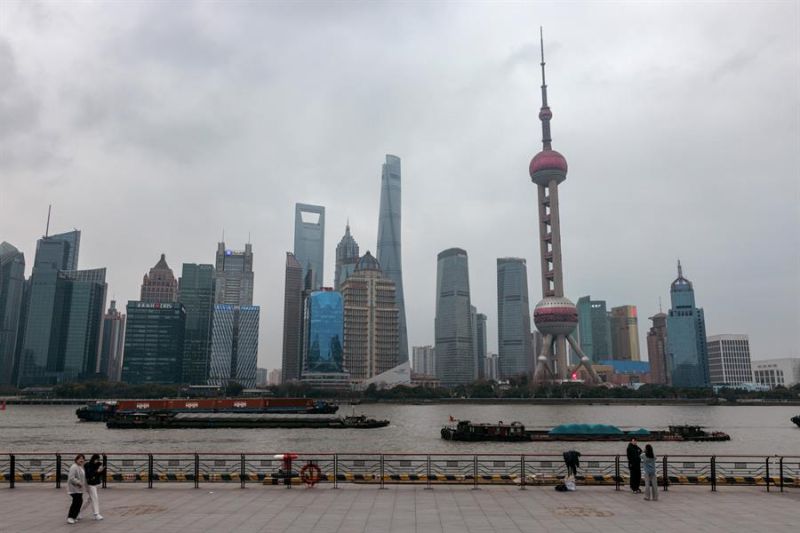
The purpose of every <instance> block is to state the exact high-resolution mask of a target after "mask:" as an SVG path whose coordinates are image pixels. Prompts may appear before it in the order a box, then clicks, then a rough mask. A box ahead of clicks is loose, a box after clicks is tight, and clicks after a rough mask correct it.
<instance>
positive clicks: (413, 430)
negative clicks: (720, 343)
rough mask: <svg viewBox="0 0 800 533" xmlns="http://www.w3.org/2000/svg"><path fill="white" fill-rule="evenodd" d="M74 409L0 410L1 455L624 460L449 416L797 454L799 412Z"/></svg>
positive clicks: (685, 449)
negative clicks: (721, 435)
mask: <svg viewBox="0 0 800 533" xmlns="http://www.w3.org/2000/svg"><path fill="white" fill-rule="evenodd" d="M76 408H77V406H67V405H57V406H54V405H41V406H34V405H9V406H8V407H7V408H6V410H5V411H0V453H3V452H6V453H7V452H17V453H22V452H32V451H42V452H55V451H61V452H64V453H71V452H76V451H80V452H98V453H101V452H106V453H114V452H150V453H156V452H177V451H184V452H195V451H197V452H235V453H240V452H251V453H253V452H276V453H277V452H284V451H296V452H337V453H345V452H350V453H352V452H378V453H380V452H383V453H392V452H394V453H402V452H409V453H426V452H429V453H448V452H453V453H520V452H527V453H559V452H561V451H564V450H566V449H568V448H574V449H577V450H579V451H580V452H582V453H584V454H592V453H594V454H623V455H624V453H625V443H623V442H543V443H542V442H539V443H537V442H530V443H489V442H482V443H466V442H451V441H445V440H442V438H441V437H440V430H441V427H442V426H443V425H445V424H447V423H448V420H449V417H450V416H452V417H454V418H457V419H464V420H472V421H474V422H497V421H499V420H502V421H504V422H512V421H519V422H522V423H524V424H525V425H526V426H527V427H528V428H529V429H533V428H550V427H552V426H555V425H558V424H564V423H604V424H614V425H617V426H620V427H625V428H639V427H644V428H648V429H658V428H665V427H666V426H668V425H672V424H693V425H700V426H704V427H706V428H708V429H709V430H719V431H725V432H726V433H728V434H730V436H731V440H730V441H727V442H707V443H704V442H655V443H653V444H654V446H655V447H656V451H657V453H659V454H662V455H663V454H703V455H705V454H743V455H764V456H766V455H773V454H777V455H800V428H798V427H797V426H795V425H794V424H793V423H792V422H791V421H790V420H789V419H790V418H791V417H792V416H795V415H798V414H800V407H798V406H708V405H668V406H667V405H665V406H656V405H519V404H515V405H508V404H489V405H487V404H479V405H478V404H458V405H453V404H422V405H408V404H403V405H400V404H365V405H357V406H349V405H346V404H345V405H342V406H341V407H340V409H339V413H338V414H340V415H345V414H352V413H353V412H355V413H356V414H365V415H367V416H370V417H374V418H386V419H389V420H390V421H391V424H390V425H389V426H388V427H385V428H379V429H141V430H139V429H108V428H106V426H105V424H104V423H99V422H80V421H78V419H77V417H76V416H75V409H76Z"/></svg>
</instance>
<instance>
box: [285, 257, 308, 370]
mask: <svg viewBox="0 0 800 533" xmlns="http://www.w3.org/2000/svg"><path fill="white" fill-rule="evenodd" d="M283 290H284V293H283V357H282V363H281V364H282V369H281V370H282V376H281V379H282V380H283V381H284V383H285V382H288V381H293V380H298V379H300V374H301V372H302V370H303V349H302V346H303V328H302V323H303V267H302V266H301V265H300V262H299V261H297V258H296V257H295V256H294V254H293V253H291V252H286V275H285V281H284V289H283Z"/></svg>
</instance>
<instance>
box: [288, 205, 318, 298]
mask: <svg viewBox="0 0 800 533" xmlns="http://www.w3.org/2000/svg"><path fill="white" fill-rule="evenodd" d="M294 255H295V258H296V259H297V261H298V262H299V263H300V266H302V267H303V279H305V276H306V273H307V272H308V271H309V270H311V272H312V274H311V288H312V290H315V291H316V290H319V289H320V288H321V287H322V284H323V283H324V279H325V277H324V275H325V269H324V265H325V208H324V207H322V206H321V205H310V204H295V207H294Z"/></svg>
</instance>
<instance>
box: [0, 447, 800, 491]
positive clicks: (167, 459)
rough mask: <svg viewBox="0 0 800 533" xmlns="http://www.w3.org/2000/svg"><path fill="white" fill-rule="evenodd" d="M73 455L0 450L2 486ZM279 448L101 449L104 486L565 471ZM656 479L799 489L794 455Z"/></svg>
mask: <svg viewBox="0 0 800 533" xmlns="http://www.w3.org/2000/svg"><path fill="white" fill-rule="evenodd" d="M75 455H76V454H70V453H63V452H60V453H24V452H23V453H9V452H6V453H3V454H0V483H8V485H9V487H10V488H14V487H15V486H16V484H18V483H52V484H54V485H55V487H60V486H61V483H62V482H65V481H66V479H67V473H68V471H69V467H70V465H71V464H72V460H73V458H74V456H75ZM279 455H282V454H281V453H267V452H253V453H249V452H248V453H225V452H219V453H205V452H203V453H199V452H162V453H129V452H120V453H110V452H109V453H104V454H102V459H103V464H104V465H105V466H106V469H105V474H104V476H103V480H102V484H103V487H106V486H107V485H108V483H147V486H148V487H150V488H152V487H154V486H155V485H157V484H160V483H193V484H194V486H195V487H196V488H197V487H199V486H200V484H201V483H239V484H240V486H241V487H242V488H244V487H245V486H246V485H247V484H248V483H249V484H253V483H261V484H266V485H285V486H286V487H287V488H291V486H292V484H298V483H302V482H303V481H304V480H303V479H302V478H301V470H303V467H304V466H306V465H312V464H313V465H316V467H317V468H318V469H319V476H318V478H316V479H315V480H314V481H316V482H319V483H328V484H331V485H332V486H333V488H337V487H338V485H339V483H371V484H376V485H379V486H380V487H381V488H383V487H384V486H385V485H386V484H424V485H425V486H426V488H432V487H433V485H442V484H464V485H472V487H473V488H475V489H477V488H479V486H480V485H486V484H516V485H518V486H519V488H520V489H523V490H524V489H525V488H526V487H527V486H530V485H554V484H557V483H561V482H563V480H564V477H565V476H566V473H567V471H566V466H565V465H564V461H563V459H562V456H561V455H560V454H510V453H509V454H500V453H493V454H464V453H419V454H415V453H369V452H365V453H360V452H348V453H300V454H297V457H296V458H294V459H293V461H292V463H291V466H290V467H289V468H288V469H287V468H286V466H287V465H285V464H284V461H283V460H282V459H281V458H280V457H276V456H279ZM658 467H659V468H658V473H659V475H658V484H659V486H660V487H661V489H662V490H664V491H666V490H669V488H670V487H671V486H673V485H708V486H709V487H710V489H711V490H712V491H716V490H717V489H718V487H719V486H721V485H751V486H764V487H766V490H767V491H769V490H771V489H779V490H780V491H781V492H783V491H784V490H786V489H787V488H790V487H792V488H800V456H752V455H664V456H661V457H659V459H658ZM576 482H577V483H578V484H582V485H608V486H614V487H615V489H616V490H621V488H622V487H623V486H624V485H625V484H627V483H628V482H629V468H628V464H627V460H626V459H625V457H624V456H619V455H583V456H582V457H581V465H580V468H579V470H578V476H577V478H576Z"/></svg>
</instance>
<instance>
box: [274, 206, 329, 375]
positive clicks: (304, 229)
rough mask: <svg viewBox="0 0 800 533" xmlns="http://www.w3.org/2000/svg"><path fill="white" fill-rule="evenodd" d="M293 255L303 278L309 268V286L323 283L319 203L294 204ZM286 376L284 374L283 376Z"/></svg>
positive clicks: (322, 216)
mask: <svg viewBox="0 0 800 533" xmlns="http://www.w3.org/2000/svg"><path fill="white" fill-rule="evenodd" d="M294 256H295V258H296V259H297V261H298V262H299V263H300V266H302V267H303V279H305V276H306V273H307V272H308V271H309V270H311V272H312V275H311V288H312V290H315V291H316V290H319V289H320V288H321V287H322V284H323V283H324V279H325V278H324V273H325V272H324V265H325V208H324V207H322V206H320V205H310V204H295V207H294ZM285 377H286V376H284V378H285Z"/></svg>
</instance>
